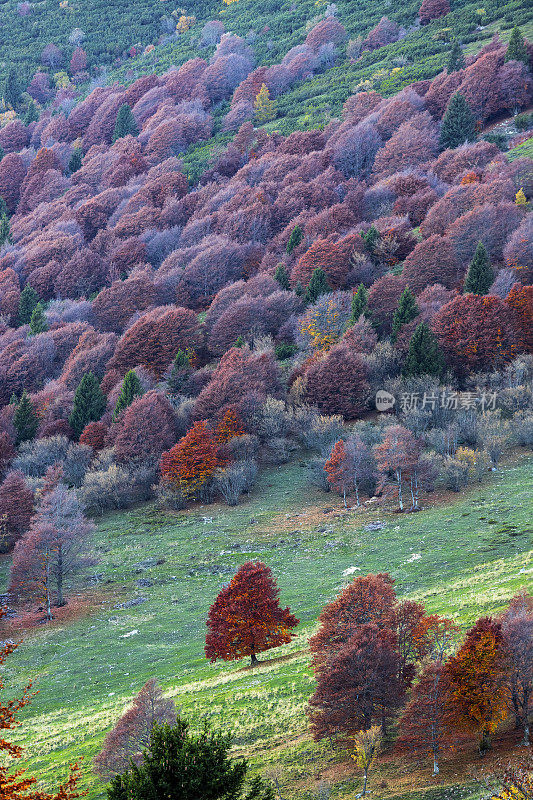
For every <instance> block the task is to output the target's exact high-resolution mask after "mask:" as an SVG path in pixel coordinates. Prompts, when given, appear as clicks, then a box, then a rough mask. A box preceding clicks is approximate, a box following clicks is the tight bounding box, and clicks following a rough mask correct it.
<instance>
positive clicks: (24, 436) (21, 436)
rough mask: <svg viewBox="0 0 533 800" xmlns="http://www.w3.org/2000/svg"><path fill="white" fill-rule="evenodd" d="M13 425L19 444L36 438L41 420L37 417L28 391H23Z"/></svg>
mask: <svg viewBox="0 0 533 800" xmlns="http://www.w3.org/2000/svg"><path fill="white" fill-rule="evenodd" d="M13 425H14V426H15V431H16V444H17V445H19V444H21V443H22V442H29V441H31V440H32V439H34V438H35V434H36V433H37V428H38V426H39V420H38V419H37V414H36V413H35V411H34V408H33V405H32V402H31V400H30V398H29V397H28V395H27V394H26V391H24V392H23V393H22V397H21V398H20V403H19V404H18V405H17V407H16V409H15V414H14V416H13Z"/></svg>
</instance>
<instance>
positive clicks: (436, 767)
mask: <svg viewBox="0 0 533 800" xmlns="http://www.w3.org/2000/svg"><path fill="white" fill-rule="evenodd" d="M438 774H439V762H438V760H437V754H436V753H433V775H438Z"/></svg>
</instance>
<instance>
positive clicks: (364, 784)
mask: <svg viewBox="0 0 533 800" xmlns="http://www.w3.org/2000/svg"><path fill="white" fill-rule="evenodd" d="M367 780H368V772H367V770H366V769H365V779H364V781H363V797H366V782H367Z"/></svg>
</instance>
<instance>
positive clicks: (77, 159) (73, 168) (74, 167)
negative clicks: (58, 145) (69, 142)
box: [68, 147, 83, 175]
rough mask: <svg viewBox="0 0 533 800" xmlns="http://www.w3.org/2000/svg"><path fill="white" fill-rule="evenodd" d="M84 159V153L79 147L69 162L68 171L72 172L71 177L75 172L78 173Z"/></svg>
mask: <svg viewBox="0 0 533 800" xmlns="http://www.w3.org/2000/svg"><path fill="white" fill-rule="evenodd" d="M82 159H83V153H82V151H81V150H80V149H79V148H78V147H77V148H76V149H75V150H74V151H73V153H72V155H71V157H70V160H69V162H68V171H69V172H70V174H71V175H73V174H74V173H75V172H77V171H78V170H79V169H80V167H81V164H82Z"/></svg>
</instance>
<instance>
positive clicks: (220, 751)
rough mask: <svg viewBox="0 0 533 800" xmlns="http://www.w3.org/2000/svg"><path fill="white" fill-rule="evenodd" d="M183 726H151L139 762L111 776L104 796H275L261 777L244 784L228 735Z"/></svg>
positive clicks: (243, 768) (159, 799) (133, 799)
mask: <svg viewBox="0 0 533 800" xmlns="http://www.w3.org/2000/svg"><path fill="white" fill-rule="evenodd" d="M188 729H189V725H188V723H187V722H185V721H184V720H181V719H178V721H177V723H176V724H175V725H167V724H165V725H158V724H155V725H154V727H153V729H152V731H151V735H150V745H149V747H148V748H147V750H146V752H145V754H144V756H143V758H142V761H141V762H140V764H139V765H138V766H137V765H136V764H134V763H132V764H131V766H129V767H128V769H127V770H126V772H124V773H123V774H122V775H116V776H115V777H114V778H113V780H112V781H111V783H110V784H109V787H108V789H107V798H108V800H145V798H148V797H149V798H150V800H172V798H175V800H178V798H181V800H185V798H193V797H194V798H198V800H201V798H209V800H224V798H232V800H274V793H273V791H272V789H271V788H270V787H269V786H267V785H266V784H265V783H264V782H263V781H262V780H261V778H259V777H258V776H256V777H254V778H252V779H251V780H250V781H249V782H248V777H249V776H248V764H247V762H246V760H244V759H239V760H238V761H232V760H231V759H230V757H229V750H230V747H231V744H232V741H231V737H230V736H225V735H224V734H222V733H214V732H212V731H210V730H209V728H208V726H207V725H206V726H205V728H204V729H203V730H202V731H201V732H200V733H199V734H192V733H189V730H188ZM67 800H70V797H67Z"/></svg>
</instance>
